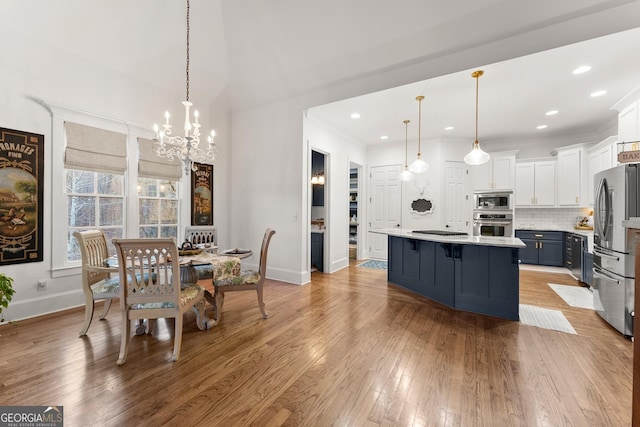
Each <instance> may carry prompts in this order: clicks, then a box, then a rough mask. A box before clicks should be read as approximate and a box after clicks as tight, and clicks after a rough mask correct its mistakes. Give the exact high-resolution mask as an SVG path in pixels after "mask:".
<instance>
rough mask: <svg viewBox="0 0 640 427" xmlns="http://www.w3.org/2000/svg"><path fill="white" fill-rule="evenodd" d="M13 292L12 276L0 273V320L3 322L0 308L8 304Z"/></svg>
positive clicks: (2, 308)
mask: <svg viewBox="0 0 640 427" xmlns="http://www.w3.org/2000/svg"><path fill="white" fill-rule="evenodd" d="M14 293H15V290H14V289H13V278H11V277H9V276H7V275H6V274H2V273H0V322H4V316H3V315H2V310H4V309H5V308H7V307H8V306H9V302H10V301H11V297H13V294H14Z"/></svg>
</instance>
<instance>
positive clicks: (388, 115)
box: [308, 28, 640, 146]
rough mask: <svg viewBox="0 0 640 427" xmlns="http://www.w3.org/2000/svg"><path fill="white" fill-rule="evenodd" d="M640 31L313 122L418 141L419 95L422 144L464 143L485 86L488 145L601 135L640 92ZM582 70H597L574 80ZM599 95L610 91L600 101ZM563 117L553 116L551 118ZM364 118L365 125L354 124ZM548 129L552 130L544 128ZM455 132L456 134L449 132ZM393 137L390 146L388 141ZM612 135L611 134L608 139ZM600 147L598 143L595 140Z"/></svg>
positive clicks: (330, 109) (482, 129)
mask: <svg viewBox="0 0 640 427" xmlns="http://www.w3.org/2000/svg"><path fill="white" fill-rule="evenodd" d="M638 52H640V28H638V29H634V30H629V31H625V32H621V33H616V34H613V35H609V36H605V37H600V38H597V39H592V40H588V41H585V42H581V43H577V44H573V45H570V46H565V47H561V48H556V49H552V50H548V51H545V52H540V53H536V54H532V55H528V56H524V57H520V58H516V59H513V60H508V61H504V62H499V63H494V64H478V66H477V67H474V68H472V69H468V70H465V71H461V72H458V73H454V74H449V75H446V76H442V77H437V78H433V79H429V80H424V81H420V82H416V83H413V84H409V85H405V86H400V87H396V88H393V89H388V90H384V91H380V92H376V93H371V94H368V95H364V96H359V97H355V98H350V99H346V100H343V101H338V102H334V103H331V104H326V105H322V106H318V107H314V108H311V109H310V110H309V113H308V115H309V117H311V118H312V119H314V120H316V121H319V122H320V123H322V124H324V125H326V126H328V127H330V128H332V129H334V130H336V131H339V132H341V133H342V134H345V135H347V136H349V137H351V138H354V139H355V140H358V141H360V142H362V143H364V144H367V145H369V144H378V143H383V142H402V143H404V141H405V128H404V126H405V125H404V124H403V120H405V119H408V120H410V121H411V122H410V123H409V129H408V134H409V137H408V139H409V141H417V137H418V102H417V101H416V99H415V98H416V96H417V95H423V96H424V97H425V99H424V100H423V101H422V123H421V134H422V137H421V139H422V141H427V140H434V139H443V138H444V139H447V138H455V139H463V140H468V141H469V142H470V143H471V142H473V140H474V134H475V95H476V94H475V92H476V81H475V79H474V78H473V77H471V72H472V71H474V70H476V69H482V70H484V75H483V76H482V77H480V79H479V81H478V86H479V90H478V91H479V97H478V104H479V107H478V110H479V112H478V137H479V140H480V143H481V146H482V145H483V144H486V145H490V144H491V143H492V142H497V141H500V142H504V141H509V140H511V141H513V140H531V139H540V138H555V137H560V136H562V135H568V134H572V133H580V134H584V133H587V134H588V133H593V134H595V135H598V134H599V133H601V132H602V130H603V129H607V128H610V127H611V125H612V124H613V125H614V127H615V123H616V120H617V114H618V112H617V111H615V110H612V109H611V107H612V106H613V105H614V104H615V103H616V102H618V101H619V100H620V99H621V98H622V97H623V96H625V95H626V94H627V93H629V92H630V91H631V90H633V89H634V88H635V87H637V86H638V85H640V74H639V73H638V70H640V55H638V54H637V53H638ZM581 65H590V66H591V67H592V68H591V70H590V71H588V72H586V73H584V74H580V75H574V74H573V73H572V71H573V70H574V69H575V68H576V67H578V66H581ZM596 90H606V91H607V93H606V94H605V95H603V96H600V97H596V98H593V97H591V96H590V94H591V93H592V92H594V91H596ZM550 110H557V111H558V113H557V114H556V115H553V116H547V115H546V112H548V111H550ZM354 112H357V113H359V114H360V118H358V119H352V118H351V117H350V116H351V114H352V113H354ZM540 125H547V127H546V128H545V129H537V127H538V126H540ZM447 126H452V127H453V129H452V130H445V127H447ZM382 135H386V136H388V137H389V139H388V140H386V141H385V140H381V139H380V137H381V136H382ZM607 136H608V135H607ZM591 142H597V141H591Z"/></svg>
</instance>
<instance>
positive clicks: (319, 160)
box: [309, 150, 327, 272]
mask: <svg viewBox="0 0 640 427" xmlns="http://www.w3.org/2000/svg"><path fill="white" fill-rule="evenodd" d="M325 160H326V159H325V155H324V154H323V153H321V152H319V151H315V150H311V176H310V177H309V179H310V182H311V262H310V264H309V265H310V268H311V272H314V271H320V272H323V271H324V252H325V231H326V215H327V211H326V203H325V170H326V168H325Z"/></svg>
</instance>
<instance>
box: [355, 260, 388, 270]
mask: <svg viewBox="0 0 640 427" xmlns="http://www.w3.org/2000/svg"><path fill="white" fill-rule="evenodd" d="M357 266H358V267H364V268H375V269H377V270H386V269H387V261H379V260H376V259H370V260H367V261H365V262H363V263H360V264H358V265H357Z"/></svg>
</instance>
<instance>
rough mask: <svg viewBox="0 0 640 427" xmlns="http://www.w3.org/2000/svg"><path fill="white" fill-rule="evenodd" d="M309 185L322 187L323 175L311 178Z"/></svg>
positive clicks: (319, 174)
mask: <svg viewBox="0 0 640 427" xmlns="http://www.w3.org/2000/svg"><path fill="white" fill-rule="evenodd" d="M311 185H324V173H323V172H320V173H317V174H315V175H313V176H312V177H311Z"/></svg>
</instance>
